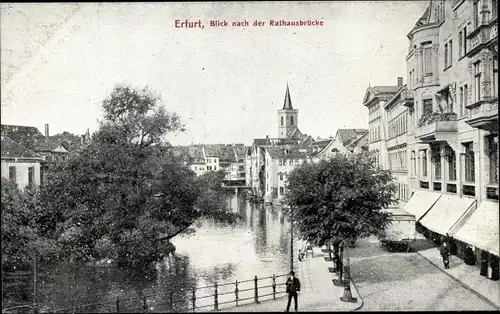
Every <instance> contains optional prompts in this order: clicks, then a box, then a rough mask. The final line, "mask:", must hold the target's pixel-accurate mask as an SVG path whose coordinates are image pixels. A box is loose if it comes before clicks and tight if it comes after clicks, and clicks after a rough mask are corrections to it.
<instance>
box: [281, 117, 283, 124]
mask: <svg viewBox="0 0 500 314" xmlns="http://www.w3.org/2000/svg"><path fill="white" fill-rule="evenodd" d="M281 126H283V117H281Z"/></svg>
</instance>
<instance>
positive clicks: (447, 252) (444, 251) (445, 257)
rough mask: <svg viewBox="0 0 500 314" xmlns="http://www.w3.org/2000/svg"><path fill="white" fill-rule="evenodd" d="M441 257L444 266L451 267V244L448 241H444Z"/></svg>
mask: <svg viewBox="0 0 500 314" xmlns="http://www.w3.org/2000/svg"><path fill="white" fill-rule="evenodd" d="M439 251H440V253H441V257H442V258H443V264H444V268H450V246H449V244H448V242H446V241H444V242H443V243H442V244H441V248H440V249H439Z"/></svg>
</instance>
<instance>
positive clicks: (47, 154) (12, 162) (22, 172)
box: [1, 124, 90, 189]
mask: <svg viewBox="0 0 500 314" xmlns="http://www.w3.org/2000/svg"><path fill="white" fill-rule="evenodd" d="M89 142H90V132H89V130H88V129H87V132H86V133H85V134H82V135H79V136H77V135H73V134H71V133H68V132H63V133H61V134H56V135H50V134H49V125H48V124H45V134H42V133H41V132H40V131H39V130H38V129H37V128H36V127H31V126H20V125H7V124H2V125H1V175H2V177H4V178H6V179H9V180H11V181H13V182H15V183H16V184H17V186H18V187H19V188H20V189H24V188H25V187H26V186H28V185H40V184H43V183H44V182H45V180H46V177H47V174H48V172H49V171H50V168H51V166H53V165H54V164H55V163H58V162H62V161H64V160H66V158H67V157H68V155H69V154H70V153H71V152H74V151H78V150H79V149H81V148H82V147H83V146H84V145H87V144H88V143H89Z"/></svg>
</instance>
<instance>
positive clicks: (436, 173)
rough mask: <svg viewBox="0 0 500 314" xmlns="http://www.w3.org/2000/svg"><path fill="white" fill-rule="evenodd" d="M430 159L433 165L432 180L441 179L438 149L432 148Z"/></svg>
mask: <svg viewBox="0 0 500 314" xmlns="http://www.w3.org/2000/svg"><path fill="white" fill-rule="evenodd" d="M432 159H433V163H434V179H436V180H439V179H441V151H440V148H439V147H433V148H432Z"/></svg>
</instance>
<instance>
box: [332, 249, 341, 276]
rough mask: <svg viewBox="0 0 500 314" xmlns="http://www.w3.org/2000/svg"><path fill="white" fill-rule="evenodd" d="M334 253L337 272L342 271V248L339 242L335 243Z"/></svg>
mask: <svg viewBox="0 0 500 314" xmlns="http://www.w3.org/2000/svg"><path fill="white" fill-rule="evenodd" d="M333 252H334V258H335V270H337V271H338V270H339V269H340V247H339V244H338V242H334V243H333Z"/></svg>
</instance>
